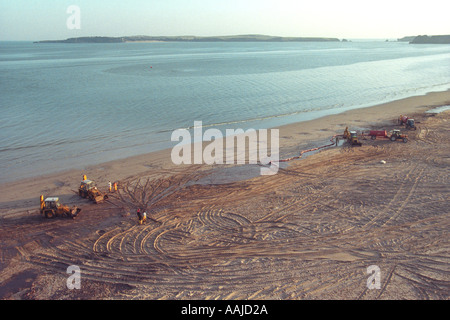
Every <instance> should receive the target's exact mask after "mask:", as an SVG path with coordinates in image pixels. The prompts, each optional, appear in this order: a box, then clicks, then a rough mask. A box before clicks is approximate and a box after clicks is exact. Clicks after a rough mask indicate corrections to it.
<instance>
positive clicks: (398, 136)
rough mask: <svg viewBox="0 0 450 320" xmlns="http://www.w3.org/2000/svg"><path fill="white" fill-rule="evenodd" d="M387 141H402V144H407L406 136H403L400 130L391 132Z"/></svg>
mask: <svg viewBox="0 0 450 320" xmlns="http://www.w3.org/2000/svg"><path fill="white" fill-rule="evenodd" d="M389 139H390V140H391V141H396V140H402V141H403V142H405V143H406V142H408V135H406V134H403V133H401V132H400V130H397V129H395V130H392V133H391V135H390V136H389Z"/></svg>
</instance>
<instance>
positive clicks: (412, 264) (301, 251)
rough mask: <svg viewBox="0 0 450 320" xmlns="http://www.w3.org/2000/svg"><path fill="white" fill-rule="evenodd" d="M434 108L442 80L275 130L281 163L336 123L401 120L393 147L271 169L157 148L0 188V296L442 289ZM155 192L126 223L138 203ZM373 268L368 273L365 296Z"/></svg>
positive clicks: (446, 134)
mask: <svg viewBox="0 0 450 320" xmlns="http://www.w3.org/2000/svg"><path fill="white" fill-rule="evenodd" d="M443 105H450V90H449V91H445V92H432V93H429V94H427V95H424V96H415V97H410V98H406V99H401V100H397V101H393V102H389V103H384V104H380V105H376V106H372V107H368V108H362V109H356V110H350V111H346V112H343V113H341V114H337V115H330V116H325V117H322V118H320V119H316V120H311V121H306V122H301V123H295V124H290V125H286V126H282V127H280V128H279V129H280V156H281V158H288V157H292V156H295V155H297V154H298V153H299V152H300V151H301V150H305V149H309V148H313V147H317V146H320V145H324V144H327V143H328V142H329V139H330V138H331V137H332V136H333V135H335V134H342V133H343V131H344V130H345V128H346V127H348V128H349V129H352V130H356V131H358V132H361V131H367V130H392V129H396V128H400V126H398V124H397V118H398V117H399V115H400V114H403V115H408V116H410V117H414V118H415V119H416V121H417V126H418V128H417V130H415V131H409V130H405V129H404V128H401V129H402V131H405V133H407V134H408V135H409V141H408V143H406V144H405V143H402V142H400V141H396V142H391V141H389V140H381V139H380V140H370V139H367V140H362V142H363V145H362V146H361V147H351V146H348V145H346V144H344V145H342V146H336V147H330V148H327V149H324V150H322V151H320V152H318V153H314V154H312V155H309V156H306V155H305V157H304V158H303V159H301V160H297V161H292V162H289V164H288V165H286V166H283V167H282V168H281V169H280V170H279V172H278V173H277V174H276V175H273V176H259V175H254V174H252V173H249V172H246V169H245V166H244V167H241V168H239V169H237V170H236V171H233V169H229V167H227V170H224V168H225V167H223V168H222V167H221V166H220V165H215V166H213V167H209V166H207V165H192V166H176V165H174V164H173V163H172V162H171V158H170V152H171V150H162V151H159V152H154V153H151V154H145V155H140V156H135V157H131V158H127V159H123V160H117V161H111V162H107V163H104V164H101V165H96V166H92V167H87V168H86V169H85V170H67V171H62V172H60V173H56V174H51V175H46V176H40V177H35V178H31V179H25V180H20V181H15V182H11V183H7V184H3V185H1V190H2V192H1V195H0V222H1V229H0V239H1V245H0V253H1V254H0V282H1V285H0V298H1V299H111V298H113V299H169V300H171V299H201V300H203V299H208V300H210V299H211V300H212V299H219V300H227V299H231V300H232V299H245V300H247V299H250V300H252V299H448V298H449V291H448V286H449V282H448V272H449V270H448V265H449V259H450V255H449V241H448V240H449V239H448V228H449V225H448V224H449V221H450V220H449V210H448V195H449V191H450V189H449V183H448V177H449V168H450V166H449V165H450V163H449V159H450V154H449V150H450V146H449V141H450V126H449V122H448V121H449V120H450V112H449V111H446V112H442V113H439V114H432V113H430V114H427V113H425V112H426V111H427V110H430V109H432V108H435V107H438V106H443ZM381 160H383V161H385V163H384V164H382V163H380V161H381ZM211 170H213V171H211ZM188 173H191V174H192V176H188V177H186V174H188ZM205 173H207V175H206V176H205ZM83 174H86V175H87V176H88V178H91V179H93V180H94V181H96V182H97V184H98V186H99V188H100V189H101V190H103V191H106V188H107V184H108V181H118V182H119V186H120V192H118V193H112V194H111V195H110V199H109V201H108V202H106V203H103V204H98V205H96V204H92V203H91V202H89V201H88V200H85V199H81V198H80V197H79V196H78V195H76V194H75V192H74V191H76V190H77V188H78V186H79V182H80V180H81V177H82V175H83ZM194 174H195V176H196V177H197V174H199V175H201V176H202V178H201V180H200V181H199V183H196V184H195V183H192V181H188V178H189V179H190V178H192V177H193V176H194ZM246 178H248V179H246ZM139 179H140V180H139ZM132 188H134V190H142V192H140V193H139V197H137V198H133V195H134V196H136V193H134V194H132V193H131V192H130V191H131V189H132ZM146 188H147V189H146ZM171 188H172V189H171ZM162 190H170V192H168V194H167V196H164V197H163V198H162V200H161V201H159V202H158V203H157V204H156V205H154V206H152V207H151V211H150V219H149V220H148V221H147V223H146V224H145V225H137V223H136V215H135V211H134V210H135V207H136V206H139V205H141V204H143V203H146V201H151V200H152V197H154V196H155V194H156V193H157V192H163V191H162ZM127 191H128V192H127ZM150 191H152V192H153V193H152V192H150ZM41 194H42V195H46V196H50V195H52V196H59V197H60V199H61V201H62V202H63V203H65V204H67V205H77V206H79V207H80V208H82V211H81V213H80V215H79V217H77V218H76V219H75V220H71V219H67V218H59V219H51V220H47V219H44V218H42V217H41V216H40V214H39V210H38V209H39V196H40V195H41ZM119 194H120V195H119ZM156 195H157V194H156ZM70 265H77V266H79V267H80V269H81V270H82V279H83V284H82V287H81V289H80V290H68V289H67V288H66V279H67V273H66V268H67V267H68V266H70ZM371 265H376V266H378V267H379V269H380V270H381V284H380V285H381V286H380V288H378V289H375V290H370V289H368V287H367V285H366V281H367V279H368V277H369V275H368V274H367V268H368V267H369V266H371Z"/></svg>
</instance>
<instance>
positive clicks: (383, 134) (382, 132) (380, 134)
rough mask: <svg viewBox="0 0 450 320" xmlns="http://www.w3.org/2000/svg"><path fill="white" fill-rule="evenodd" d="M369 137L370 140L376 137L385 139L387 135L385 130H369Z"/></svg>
mask: <svg viewBox="0 0 450 320" xmlns="http://www.w3.org/2000/svg"><path fill="white" fill-rule="evenodd" d="M369 136H370V138H371V139H372V140H375V139H376V138H377V137H381V138H386V137H387V136H388V134H387V131H386V130H370V132H369Z"/></svg>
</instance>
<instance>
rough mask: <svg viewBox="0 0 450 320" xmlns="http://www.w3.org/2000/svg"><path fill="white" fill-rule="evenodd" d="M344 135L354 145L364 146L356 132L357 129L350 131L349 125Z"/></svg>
mask: <svg viewBox="0 0 450 320" xmlns="http://www.w3.org/2000/svg"><path fill="white" fill-rule="evenodd" d="M343 137H344V139H347V141H348V142H349V143H350V144H351V145H352V146H362V143H361V142H359V140H358V135H357V134H356V131H349V130H348V127H346V128H345V131H344V134H343Z"/></svg>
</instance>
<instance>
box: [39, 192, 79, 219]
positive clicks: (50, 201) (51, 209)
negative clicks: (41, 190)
mask: <svg viewBox="0 0 450 320" xmlns="http://www.w3.org/2000/svg"><path fill="white" fill-rule="evenodd" d="M40 203H41V206H40V212H41V215H42V216H43V217H45V218H47V219H51V218H55V217H58V216H59V217H60V216H67V217H69V218H72V219H75V217H76V216H77V215H78V213H80V211H81V209H80V208H78V207H77V206H73V207H72V208H70V207H68V206H65V205H63V204H61V203H60V202H59V198H58V197H47V198H45V199H44V196H43V195H41V198H40Z"/></svg>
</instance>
